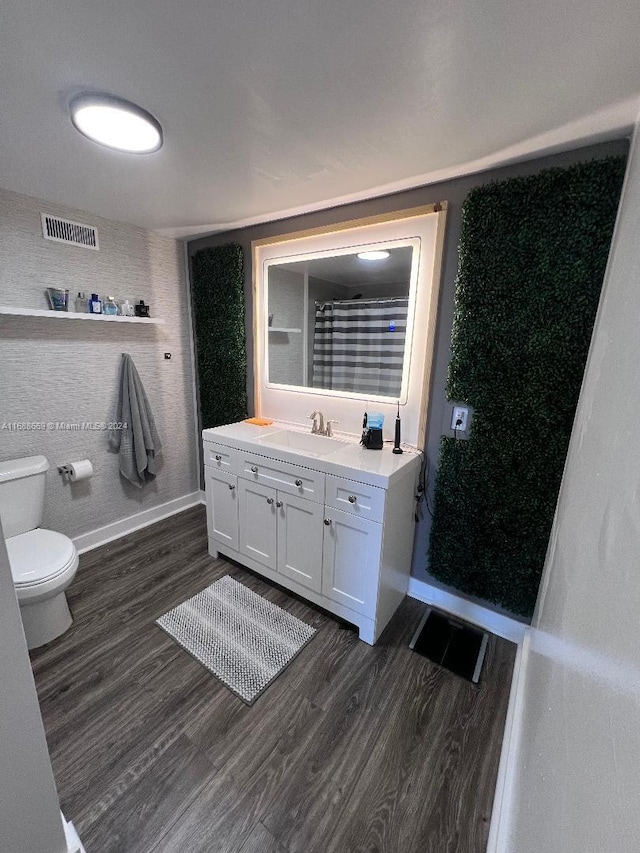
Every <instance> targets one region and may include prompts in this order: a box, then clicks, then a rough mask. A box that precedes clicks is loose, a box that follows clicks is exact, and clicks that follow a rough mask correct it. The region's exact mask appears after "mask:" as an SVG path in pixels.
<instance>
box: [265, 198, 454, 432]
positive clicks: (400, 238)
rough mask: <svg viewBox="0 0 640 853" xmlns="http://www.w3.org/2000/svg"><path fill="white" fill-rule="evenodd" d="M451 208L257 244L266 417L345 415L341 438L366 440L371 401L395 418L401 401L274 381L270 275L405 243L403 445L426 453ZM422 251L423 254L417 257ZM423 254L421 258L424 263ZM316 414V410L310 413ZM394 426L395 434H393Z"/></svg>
mask: <svg viewBox="0 0 640 853" xmlns="http://www.w3.org/2000/svg"><path fill="white" fill-rule="evenodd" d="M446 210H447V204H446V202H441V203H437V204H433V205H424V206H421V207H417V208H411V209H408V210H400V211H394V212H392V213H388V214H380V215H378V216H372V217H368V218H366V219H358V220H350V221H346V222H341V223H336V224H332V225H327V226H322V227H320V228H313V229H309V230H306V231H297V232H293V233H290V234H282V235H278V236H274V237H268V238H264V239H262V240H256V241H254V242H253V243H252V256H253V257H252V260H253V264H252V272H253V305H254V311H253V331H254V400H255V412H256V415H258V416H260V417H268V418H273V419H274V420H276V419H277V420H279V421H285V422H288V423H293V424H304V423H305V422H306V419H307V417H308V415H309V412H310V411H311V409H315V408H318V407H319V406H321V405H322V406H324V407H325V417H327V418H333V417H334V415H335V414H338V415H339V421H340V427H339V428H338V429H339V431H343V432H346V433H349V434H352V435H358V434H359V429H360V425H361V423H362V413H363V411H364V409H365V408H366V405H367V403H368V402H371V403H373V404H374V407H375V410H376V411H381V412H383V413H384V414H385V415H386V419H387V420H386V422H387V423H388V424H390V423H391V419H392V418H395V413H396V400H395V398H394V399H392V398H390V397H386V398H383V397H377V398H376V397H372V396H370V395H367V394H357V393H350V392H345V391H331V390H326V389H322V388H309V387H306V386H294V385H276V384H274V383H269V381H268V316H267V315H268V301H267V300H268V282H267V275H266V272H267V270H268V267H269V266H270V265H273V264H274V263H278V262H281V263H283V262H285V261H292V260H302V259H304V258H305V257H312V256H313V255H314V254H315V255H316V256H322V255H326V254H328V253H330V252H333V253H335V254H348V253H351V252H353V251H361V250H362V248H363V247H365V246H367V247H371V245H373V244H384V243H387V244H392V243H394V242H396V243H397V242H403V243H404V244H405V245H406V244H407V243H411V244H412V245H413V246H414V258H413V260H412V275H411V278H412V281H411V288H410V294H409V305H410V311H409V316H410V319H411V322H410V324H409V323H408V324H407V337H406V340H405V347H406V348H407V349H406V352H405V360H404V367H403V382H402V391H401V394H402V395H403V396H402V398H401V416H402V418H403V441H405V442H407V443H409V444H412V445H415V446H416V447H418V448H420V449H422V447H423V446H424V438H425V433H426V419H427V404H428V399H429V392H430V387H431V378H432V377H431V374H432V368H433V356H434V347H435V329H436V320H437V313H438V303H439V295H440V279H441V269H442V256H443V246H444V231H445V221H446ZM415 247H418V248H417V250H416V248H415ZM416 255H418V257H417V258H416ZM307 409H309V411H307ZM388 430H389V427H387V433H388Z"/></svg>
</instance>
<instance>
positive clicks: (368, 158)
mask: <svg viewBox="0 0 640 853" xmlns="http://www.w3.org/2000/svg"><path fill="white" fill-rule="evenodd" d="M639 32H640V3H639V2H638V0H563V2H559V0H530V1H529V2H523V0H515V2H514V0H484V2H478V0H455V2H454V0H441V1H440V2H437V3H436V2H434V0H394V2H389V0H236V2H232V1H231V0H227V2H223V0H218V2H212V0H182V2H178V1H177V0H173V2H170V0H101V2H87V0H31V2H30V0H4V2H3V3H2V5H1V7H0V117H1V118H0V121H1V128H2V131H1V137H0V187H4V188H6V189H9V190H14V191H16V192H22V193H26V194H28V195H32V196H37V197H40V198H44V199H46V200H48V201H51V202H54V203H57V204H64V205H68V206H70V207H75V208H79V209H82V210H87V211H90V212H92V213H94V214H96V215H100V216H104V217H107V218H111V219H117V220H122V221H124V222H131V223H134V224H136V225H141V226H144V227H146V228H151V229H156V230H161V231H163V232H164V233H167V234H172V235H174V236H186V235H193V234H197V233H205V232H208V231H214V230H220V229H222V228H226V227H228V226H231V225H236V224H248V223H250V222H255V221H260V220H264V219H270V218H276V217H277V216H279V215H282V214H284V213H287V214H288V213H294V212H300V211H302V210H309V209H315V208H319V207H326V206H328V205H329V204H333V203H335V202H337V201H348V200H354V199H357V198H365V197H367V196H371V195H376V194H379V193H380V192H389V191H392V190H394V189H402V188H405V187H409V186H415V185H418V184H421V183H427V182H429V181H432V180H436V179H441V178H444V177H449V176H452V175H455V174H460V173H463V172H469V171H475V170H478V169H480V168H485V167H487V166H489V165H492V164H494V163H500V162H507V161H509V160H513V159H518V158H521V157H525V156H527V155H528V154H531V153H533V152H538V151H550V150H555V149H557V148H562V147H565V148H566V147H570V146H571V144H572V143H574V142H576V141H579V142H582V141H587V140H592V139H600V138H608V137H611V136H614V135H617V134H619V133H620V131H621V130H626V129H628V128H630V127H631V125H632V124H633V122H634V121H635V119H636V115H637V110H638V104H639V95H640V49H639V45H638V33H639ZM84 89H93V90H96V89H97V90H102V91H106V92H110V93H112V94H116V95H120V96H122V97H124V98H127V99H129V100H132V101H135V102H136V103H138V104H140V105H141V106H142V107H144V108H145V109H147V110H149V111H151V112H152V113H154V114H155V115H156V116H157V118H158V119H159V120H160V122H161V123H162V125H163V128H164V132H165V145H164V147H163V148H162V150H161V151H160V152H158V153H156V154H152V155H148V156H145V157H141V156H136V155H124V154H118V153H116V152H112V151H109V150H108V149H105V148H101V147H99V146H97V145H95V144H93V143H90V142H89V141H87V140H86V139H84V138H83V137H81V136H80V135H79V134H78V133H77V131H75V130H74V128H73V126H72V125H71V122H70V120H69V117H68V113H67V104H68V101H69V99H70V98H71V96H72V95H74V94H76V93H77V92H78V91H82V90H84Z"/></svg>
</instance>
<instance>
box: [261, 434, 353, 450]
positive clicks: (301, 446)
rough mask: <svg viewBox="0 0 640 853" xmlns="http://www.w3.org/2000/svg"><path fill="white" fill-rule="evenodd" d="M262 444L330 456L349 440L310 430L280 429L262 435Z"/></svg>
mask: <svg viewBox="0 0 640 853" xmlns="http://www.w3.org/2000/svg"><path fill="white" fill-rule="evenodd" d="M260 441H261V443H262V444H273V445H275V446H276V447H286V448H288V449H289V450H297V451H299V452H301V453H306V454H308V455H309V456H328V455H329V454H330V453H335V451H336V450H340V449H341V448H343V447H346V446H347V445H348V444H349V442H348V441H341V440H340V439H338V438H329V437H328V436H326V435H314V434H313V433H308V432H296V431H295V430H289V429H280V430H277V431H276V432H271V433H269V434H268V435H264V436H262V438H261V439H260Z"/></svg>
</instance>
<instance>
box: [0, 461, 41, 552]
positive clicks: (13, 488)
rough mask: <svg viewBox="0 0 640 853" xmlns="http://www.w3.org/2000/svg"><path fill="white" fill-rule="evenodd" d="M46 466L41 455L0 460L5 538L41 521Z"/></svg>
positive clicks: (0, 484)
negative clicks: (5, 460)
mask: <svg viewBox="0 0 640 853" xmlns="http://www.w3.org/2000/svg"><path fill="white" fill-rule="evenodd" d="M48 468H49V463H48V462H47V460H46V458H45V457H44V456H28V457H26V458H25V459H11V460H9V461H7V462H0V518H1V519H2V529H3V530H4V535H5V538H6V539H8V538H9V537H10V536H17V535H18V534H19V533H26V532H27V530H34V529H35V528H36V527H40V525H41V524H42V514H43V512H44V481H45V474H46V472H47V470H48Z"/></svg>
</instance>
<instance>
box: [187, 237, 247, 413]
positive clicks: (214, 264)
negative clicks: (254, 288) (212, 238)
mask: <svg viewBox="0 0 640 853" xmlns="http://www.w3.org/2000/svg"><path fill="white" fill-rule="evenodd" d="M191 286H192V300H193V320H194V331H195V345H196V363H197V372H198V387H199V392H200V418H201V425H202V428H203V429H209V428H210V427H215V426H220V425H221V424H229V423H233V422H234V421H238V420H242V419H243V418H246V417H247V353H246V340H245V328H244V271H243V254H242V247H241V246H239V245H238V244H236V243H229V244H227V245H225V246H215V247H212V248H207V249H201V250H200V251H198V252H196V253H195V255H194V256H193V258H192V261H191Z"/></svg>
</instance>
